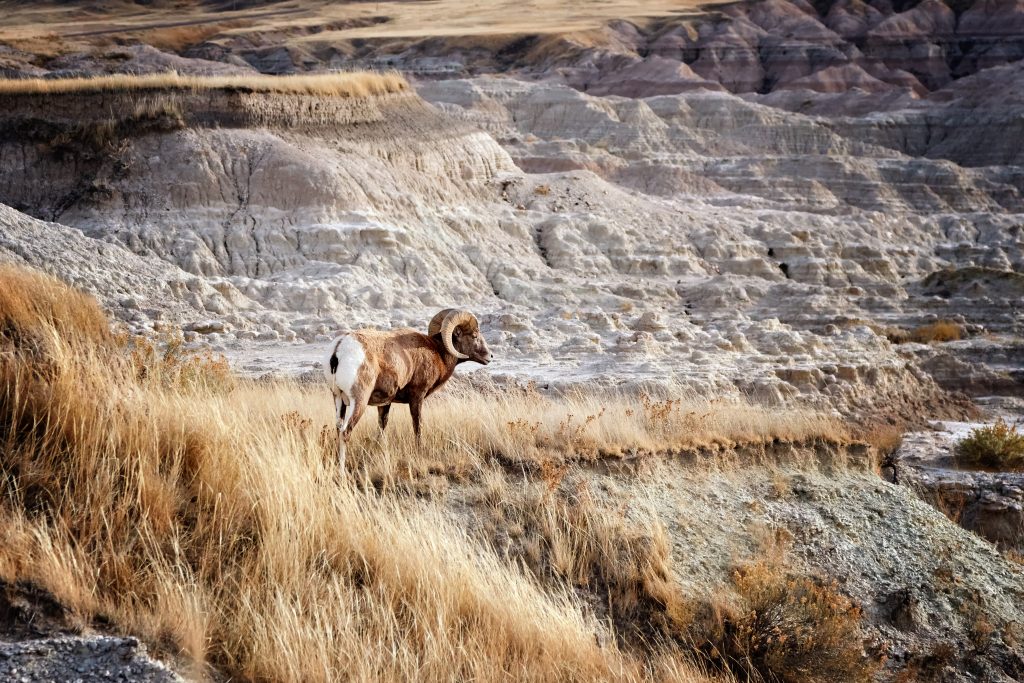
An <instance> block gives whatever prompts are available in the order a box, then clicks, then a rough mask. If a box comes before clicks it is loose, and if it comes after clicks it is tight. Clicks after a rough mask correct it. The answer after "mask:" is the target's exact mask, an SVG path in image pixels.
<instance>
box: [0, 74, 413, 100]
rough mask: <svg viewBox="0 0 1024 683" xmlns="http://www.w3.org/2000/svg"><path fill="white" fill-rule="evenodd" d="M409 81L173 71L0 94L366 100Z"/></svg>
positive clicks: (13, 83)
mask: <svg viewBox="0 0 1024 683" xmlns="http://www.w3.org/2000/svg"><path fill="white" fill-rule="evenodd" d="M409 89H410V88H409V83H408V81H406V80H405V78H404V77H403V76H402V75H401V74H398V73H396V72H376V71H352V72H340V73H327V74H303V75H295V76H268V75H264V74H253V75H248V74H243V75H230V76H189V75H182V74H178V73H176V72H173V71H171V72H167V73H158V74H146V75H137V74H110V75H106V76H94V77H91V78H54V79H45V78H24V79H0V95H61V94H70V93H100V92H112V93H119V92H145V91H157V90H159V91H167V90H171V91H174V90H180V91H189V92H202V91H208V90H229V91H236V92H259V93H282V94H297V95H320V96H324V97H370V96H373V95H388V94H392V93H400V92H407V91H409Z"/></svg>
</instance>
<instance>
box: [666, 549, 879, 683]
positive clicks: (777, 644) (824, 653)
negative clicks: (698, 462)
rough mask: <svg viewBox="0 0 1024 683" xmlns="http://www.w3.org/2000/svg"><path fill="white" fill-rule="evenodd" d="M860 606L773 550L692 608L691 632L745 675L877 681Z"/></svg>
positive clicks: (811, 682) (712, 656) (711, 656)
mask: <svg viewBox="0 0 1024 683" xmlns="http://www.w3.org/2000/svg"><path fill="white" fill-rule="evenodd" d="M861 626H862V613H861V609H860V607H858V606H857V605H855V604H854V603H853V602H852V601H851V600H850V599H849V598H847V597H846V596H844V595H843V594H842V593H841V592H840V590H839V588H838V586H837V584H836V583H835V582H834V581H827V580H824V579H818V578H816V577H811V576H806V575H795V574H794V573H793V572H792V571H791V570H790V569H788V568H787V563H785V562H782V561H781V560H780V559H779V557H777V556H776V555H775V554H774V553H768V554H766V556H765V557H763V558H761V559H759V560H756V561H754V562H751V563H748V564H745V565H743V566H741V567H739V568H738V569H736V570H735V572H734V573H733V575H732V577H731V582H730V585H729V586H727V587H726V588H724V589H723V590H722V591H720V592H719V593H718V594H716V595H714V596H712V597H711V598H710V599H708V600H706V601H704V602H703V603H698V604H697V605H696V607H695V608H694V609H693V611H692V613H691V615H690V617H689V623H688V624H687V626H686V629H685V632H686V637H687V638H688V639H689V640H690V641H691V642H692V643H693V644H694V646H695V647H697V648H698V650H700V651H701V652H703V653H704V655H705V656H706V657H707V659H708V661H709V662H710V663H711V664H714V665H716V666H719V667H722V668H724V669H726V670H727V671H731V672H733V674H734V675H735V676H736V677H737V679H739V680H751V681H766V682H780V683H805V682H806V683H819V682H820V683H828V682H830V681H846V682H850V683H854V682H856V681H870V680H872V677H873V675H874V673H875V672H876V671H877V670H878V665H879V664H878V662H876V661H873V660H871V659H870V658H868V657H867V656H866V655H865V652H864V635H863V633H862V630H861Z"/></svg>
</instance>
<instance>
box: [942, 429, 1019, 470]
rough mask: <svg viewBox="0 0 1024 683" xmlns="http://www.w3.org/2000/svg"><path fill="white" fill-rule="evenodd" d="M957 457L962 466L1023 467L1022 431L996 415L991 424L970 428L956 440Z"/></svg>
mask: <svg viewBox="0 0 1024 683" xmlns="http://www.w3.org/2000/svg"><path fill="white" fill-rule="evenodd" d="M956 458H957V462H958V463H959V464H960V466H962V467H983V468H986V469H993V470H1019V469H1024V434H1021V433H1020V432H1019V431H1018V429H1017V425H1016V424H1010V423H1008V422H1006V421H1005V420H1003V419H1002V418H999V419H998V420H996V421H995V423H994V424H991V425H986V426H984V427H977V428H975V429H972V430H971V433H970V434H968V435H967V437H966V438H964V439H962V440H961V441H960V443H958V444H957V446H956Z"/></svg>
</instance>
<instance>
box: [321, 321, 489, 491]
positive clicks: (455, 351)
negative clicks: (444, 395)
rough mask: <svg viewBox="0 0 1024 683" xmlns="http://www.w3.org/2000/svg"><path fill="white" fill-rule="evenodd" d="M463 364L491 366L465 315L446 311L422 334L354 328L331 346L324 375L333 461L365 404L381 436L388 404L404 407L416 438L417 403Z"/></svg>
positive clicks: (477, 330)
mask: <svg viewBox="0 0 1024 683" xmlns="http://www.w3.org/2000/svg"><path fill="white" fill-rule="evenodd" d="M465 360H472V361H475V362H477V363H480V364H482V365H487V364H488V363H490V362H491V352H490V350H488V348H487V343H486V342H485V341H484V338H483V335H481V334H480V323H479V322H477V319H476V317H475V316H474V315H473V314H472V313H470V312H468V311H460V310H457V309H454V308H448V309H445V310H443V311H441V312H440V313H438V314H437V315H435V316H434V318H433V320H431V321H430V325H429V326H428V327H427V333H426V334H423V333H422V332H417V331H416V330H413V329H409V328H405V329H400V330H391V331H389V332H385V331H380V330H356V331H354V332H347V333H345V334H342V335H340V336H338V337H337V338H335V340H334V341H333V342H331V350H330V352H329V353H328V354H327V359H326V362H325V363H324V374H325V375H326V377H327V381H328V382H329V383H330V385H331V393H333V394H334V408H335V412H336V416H337V420H338V421H337V425H338V461H339V463H340V465H341V469H342V471H344V469H345V451H346V449H347V446H348V441H349V438H350V437H351V436H352V430H353V429H355V427H356V424H358V423H359V419H360V418H361V417H362V416H363V411H364V410H366V406H367V405H371V406H377V418H378V419H379V420H380V429H381V431H382V432H383V431H384V429H386V428H387V426H388V412H389V411H390V410H391V404H392V403H408V404H409V413H410V414H411V415H412V429H413V432H414V433H415V434H416V440H417V442H418V441H419V438H420V409H421V407H422V405H423V400H424V399H426V398H427V396H430V394H432V393H433V392H434V391H436V390H437V389H438V388H440V387H441V385H443V384H444V383H445V382H447V381H448V378H450V377H451V376H452V373H453V372H454V371H455V366H456V365H458V364H459V363H461V362H462V361H465Z"/></svg>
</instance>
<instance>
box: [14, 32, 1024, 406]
mask: <svg viewBox="0 0 1024 683" xmlns="http://www.w3.org/2000/svg"><path fill="white" fill-rule="evenodd" d="M792 19H793V21H802V20H801V19H800V17H799V16H796V15H794V16H793V17H792ZM419 91H420V93H421V94H422V96H423V97H424V98H425V99H426V100H428V101H430V102H432V103H434V104H433V105H431V104H427V102H425V101H424V100H423V99H420V98H419V97H416V96H413V95H405V96H390V97H382V98H371V99H368V100H365V101H361V100H341V101H326V102H316V101H312V100H310V99H309V98H306V99H303V98H300V97H282V96H254V95H245V94H237V93H236V94H226V93H225V94H218V95H215V96H212V97H207V98H191V99H190V98H189V97H187V96H182V95H176V96H174V99H173V101H172V104H173V107H174V109H175V111H176V112H177V113H176V115H175V117H173V118H167V119H163V118H161V114H160V113H159V112H161V111H163V110H162V109H160V108H159V106H158V105H159V104H160V102H158V101H156V100H153V101H144V102H142V103H136V109H135V111H139V108H140V107H141V108H142V109H146V108H147V107H148V108H149V109H148V110H150V111H153V112H157V113H156V114H153V115H151V116H150V117H148V118H146V119H145V120H144V121H143V120H137V119H130V118H129V119H126V120H125V121H124V122H122V124H121V125H122V126H123V127H124V129H125V130H126V131H127V132H128V134H127V135H126V136H125V138H124V140H123V142H122V143H121V145H120V146H119V147H117V148H116V149H109V148H106V147H102V148H99V149H97V148H90V147H89V142H88V140H89V139H90V138H89V137H88V136H84V135H79V136H78V137H75V138H73V139H72V142H71V143H68V144H67V145H66V146H65V147H64V148H60V149H55V148H53V147H52V146H48V145H47V144H35V145H25V144H22V143H17V144H13V143H0V201H3V202H6V203H7V204H9V205H11V206H13V207H15V208H18V209H21V210H23V211H25V212H28V213H30V214H33V215H35V216H40V217H44V218H48V219H51V220H56V221H59V222H60V223H63V224H65V225H70V226H74V227H75V228H78V229H80V230H81V231H82V232H83V233H84V235H83V234H82V233H78V232H74V231H71V230H68V229H66V228H61V227H57V226H49V227H48V226H47V225H44V224H40V223H38V222H36V221H33V220H31V219H28V218H27V217H26V216H24V215H20V214H17V213H16V212H14V211H11V210H8V211H7V213H6V214H3V215H4V216H6V217H7V221H6V224H7V225H12V226H15V227H9V228H7V230H8V231H9V233H10V234H8V235H7V236H6V237H5V239H6V244H7V245H8V246H6V250H7V251H9V252H11V253H14V254H19V258H21V259H22V260H25V261H28V262H30V263H35V264H39V265H44V266H46V267H49V269H50V270H54V271H58V272H63V273H66V274H67V275H66V277H69V278H72V279H75V278H77V279H83V276H82V275H81V273H82V272H85V273H86V274H87V275H88V277H84V279H89V278H92V279H91V280H90V282H91V283H92V284H91V286H92V287H93V288H94V289H96V290H97V291H98V292H100V294H101V297H102V298H103V299H104V301H105V302H106V303H108V305H112V306H114V307H118V306H121V307H122V308H125V307H124V306H123V305H122V304H121V299H123V298H125V297H124V296H120V297H118V296H108V295H107V294H105V292H106V291H107V290H111V289H117V288H118V287H120V288H121V289H126V288H130V287H128V286H127V285H125V284H122V283H118V282H113V281H110V279H109V278H107V279H104V278H105V277H106V276H103V275H102V273H99V272H93V273H92V274H91V275H89V272H90V271H87V270H86V271H82V269H81V268H80V267H78V266H77V265H76V264H75V263H74V261H75V259H65V261H60V260H56V261H54V260H53V258H52V256H54V255H56V254H58V253H59V245H57V244H55V243H53V242H52V241H48V240H43V241H38V240H35V239H34V238H33V235H36V234H38V233H39V231H45V230H50V231H53V232H54V234H58V233H60V231H62V230H63V231H64V232H66V233H69V234H71V233H73V234H74V240H76V244H77V243H78V242H82V241H83V240H85V242H82V243H83V244H91V243H93V242H92V241H99V242H102V243H104V244H108V243H109V241H111V240H113V241H114V242H117V243H120V244H121V245H123V246H124V247H126V248H127V249H128V250H130V251H131V252H134V254H139V255H142V256H144V257H146V258H145V259H135V260H134V261H130V263H129V266H128V268H126V269H123V270H125V273H122V274H119V275H118V276H117V277H120V278H126V277H129V275H128V273H132V272H135V271H136V270H137V269H143V264H151V263H157V262H158V263H160V265H161V266H162V267H163V268H164V269H165V270H166V272H167V273H168V274H166V275H162V276H160V277H152V276H138V277H137V278H136V279H137V280H138V282H139V284H138V289H139V291H140V292H141V294H140V295H139V297H136V298H140V297H141V298H145V299H147V301H148V300H150V299H152V298H154V297H161V296H162V297H163V298H164V300H166V301H167V302H168V303H167V305H166V306H165V307H164V308H165V309H166V310H167V311H170V312H171V313H167V315H171V314H172V313H173V316H172V317H174V318H175V320H176V321H177V322H180V323H181V324H184V325H185V326H186V329H187V330H188V332H189V335H190V338H195V339H203V340H206V341H207V342H209V343H212V344H213V345H214V346H215V348H226V349H228V350H229V352H230V353H232V354H233V357H235V358H236V359H237V360H238V363H239V364H240V366H241V367H244V368H245V369H247V370H248V371H252V372H260V371H263V370H266V369H269V368H271V367H275V366H278V367H285V368H287V369H290V370H294V371H302V370H303V369H308V367H309V364H311V363H312V362H313V361H314V359H317V358H318V356H319V352H318V351H317V350H316V349H318V348H319V347H315V348H314V349H310V350H309V351H308V352H307V351H306V350H305V349H303V348H302V347H301V346H300V347H295V348H294V352H293V353H291V357H290V358H288V357H285V358H282V354H281V353H280V352H274V351H270V350H269V349H268V347H266V346H261V345H259V344H260V343H261V342H273V343H275V344H279V343H280V342H281V341H282V340H285V341H287V340H300V341H304V342H307V343H314V344H315V343H316V342H321V343H322V342H324V341H325V340H327V339H329V338H330V337H331V336H333V334H334V333H336V332H337V331H338V330H340V329H347V328H353V327H359V326H363V325H380V326H392V325H407V324H408V325H413V326H415V327H424V326H425V324H426V321H427V320H429V318H430V316H431V315H432V314H433V313H434V312H436V310H437V309H439V308H441V307H445V306H449V305H458V306H465V307H468V308H471V309H473V310H474V311H476V312H477V313H478V314H480V315H481V318H482V322H483V325H484V328H485V330H487V332H488V335H489V341H490V342H491V344H492V347H493V348H494V349H495V352H496V355H497V356H498V360H497V361H496V362H495V363H494V364H493V365H492V366H491V368H492V372H493V373H495V374H497V375H500V376H507V377H513V376H515V377H521V376H524V375H525V376H530V377H534V378H537V379H540V380H542V381H547V382H550V381H554V382H556V383H573V382H578V381H596V382H599V383H604V384H607V385H609V386H614V385H620V384H624V383H625V384H630V383H631V384H642V383H652V384H661V385H664V384H673V385H679V386H683V387H685V388H686V389H687V390H691V391H694V392H697V393H701V394H705V395H722V394H741V393H743V394H751V395H754V396H756V397H758V398H759V399H761V400H764V401H768V402H773V403H779V404H782V403H789V402H793V401H801V402H808V403H811V404H814V405H817V406H820V407H825V408H835V409H838V410H841V411H843V412H846V413H856V414H862V413H863V414H867V413H870V412H871V411H873V410H875V407H876V406H878V405H880V404H881V402H883V401H884V402H887V403H888V404H890V406H889V409H894V410H897V411H900V410H902V411H905V412H907V413H912V412H915V411H917V410H925V409H926V408H925V406H924V404H925V403H928V402H934V401H940V400H941V399H939V398H938V397H939V390H938V388H937V387H936V385H935V384H934V383H933V382H932V380H931V379H930V378H929V377H928V376H927V375H926V374H925V373H923V372H921V371H919V370H918V369H917V368H916V365H915V363H914V362H913V361H912V360H911V359H908V358H907V357H904V356H903V355H901V354H900V353H897V349H896V348H895V347H893V346H891V345H890V344H889V342H888V341H886V340H885V339H884V338H883V337H880V336H878V335H876V334H875V333H874V332H872V331H871V329H870V328H869V327H867V326H865V325H864V322H865V321H876V322H880V323H900V324H909V323H912V322H919V321H921V320H922V319H927V317H928V316H931V317H952V316H957V315H961V316H966V317H968V318H970V322H974V323H977V324H980V325H984V326H987V327H990V328H993V329H999V330H1003V331H1006V332H1014V331H1016V332H1019V331H1020V329H1021V325H1022V321H1021V318H1020V315H1019V313H1018V314H1014V313H1012V311H1020V310H1022V307H1021V306H1020V304H1021V303H1022V301H1021V297H1022V296H1024V291H1022V290H1021V288H1019V287H1015V286H1012V285H1011V286H1003V285H1000V286H994V285H990V284H984V283H983V282H981V281H980V280H979V281H978V282H975V283H974V284H976V285H977V287H980V288H981V290H980V292H981V293H980V294H979V292H976V291H973V290H972V295H977V296H975V297H974V300H970V299H967V298H965V297H964V296H961V295H950V296H947V297H945V298H943V297H942V295H941V292H942V291H945V290H943V289H942V287H945V286H946V285H944V284H941V283H940V284H936V283H932V285H933V286H931V289H929V287H928V286H926V285H925V281H926V279H927V278H928V277H933V278H934V277H937V276H935V275H934V274H935V273H937V272H939V271H942V270H943V269H951V268H960V269H961V270H960V271H955V272H961V273H963V272H968V271H964V270H963V269H965V268H967V269H970V268H982V269H990V270H994V269H1014V268H1020V267H1021V265H1022V260H1024V257H1022V254H1021V241H1020V239H1019V237H1018V236H1017V232H1015V231H1019V228H1018V227H1015V226H1019V224H1021V222H1022V217H1021V215H1020V214H1019V213H1016V212H1018V211H1021V198H1020V193H1019V191H1018V189H1017V185H1016V184H1017V182H1018V180H1017V179H1018V178H1020V177H1021V176H1020V175H1014V174H1015V173H1016V171H1014V170H1013V169H1014V168H1015V167H1007V166H1004V167H985V168H978V169H969V168H964V167H962V166H959V165H957V164H955V163H953V162H950V161H944V160H937V159H929V158H925V157H923V156H920V155H918V156H914V155H912V154H910V153H909V151H910V150H911V148H912V147H914V145H915V144H916V143H914V142H913V140H914V136H915V135H918V134H919V132H920V131H919V129H918V127H917V123H916V122H915V121H916V120H915V119H913V118H912V113H908V114H906V116H905V117H904V118H899V117H896V116H894V117H891V118H886V117H879V116H877V115H872V116H865V117H860V118H848V119H844V120H842V121H836V120H834V119H829V118H822V117H817V116H807V115H803V114H796V113H789V112H787V111H784V110H781V109H777V108H771V107H768V106H765V105H762V104H758V103H756V102H754V101H750V100H747V99H743V98H740V97H738V96H735V95H731V94H728V93H724V92H684V93H678V94H671V95H659V96H655V97H648V98H643V99H626V98H621V97H613V96H612V97H596V96H593V95H589V94H584V93H581V92H579V91H577V90H574V89H572V88H569V87H568V86H565V85H558V84H551V83H527V82H520V81H514V80H511V79H502V78H477V79H472V80H455V81H440V82H431V83H422V84H420V86H419ZM104 97H105V98H108V99H109V98H110V97H111V96H104ZM154 97H158V96H154ZM65 104H66V105H67V106H66V108H62V107H61V105H60V104H58V105H53V104H52V103H51V104H49V105H48V108H47V110H46V114H45V116H47V117H49V119H50V120H51V122H52V125H53V126H55V127H56V128H58V129H59V128H60V127H61V126H64V127H68V126H71V127H74V130H80V129H82V128H83V127H84V128H88V126H89V125H92V124H91V122H90V121H89V120H84V121H83V120H82V117H81V113H80V112H81V111H83V107H82V104H81V103H78V104H73V103H65ZM89 104H90V106H88V107H86V108H84V110H85V111H93V110H96V111H109V110H110V106H109V105H110V104H111V102H109V101H106V100H105V101H102V102H92V103H89ZM101 105H102V106H101ZM943 106H944V105H943ZM39 107H40V105H39V103H38V102H33V101H31V99H26V100H22V101H19V102H16V103H15V106H13V107H12V108H11V109H10V110H9V111H8V112H6V113H5V114H3V115H0V119H2V121H0V123H4V125H21V123H20V122H23V121H24V120H26V119H27V118H29V117H37V116H39V115H40V108H39ZM900 136H902V137H903V138H904V140H905V141H906V142H904V143H903V144H902V145H896V144H894V143H893V140H895V139H896V138H898V137H900ZM922 149H923V150H925V151H926V150H927V145H924V146H923V147H922ZM15 161H17V163H15ZM15 169H17V170H15ZM83 186H84V187H85V188H86V189H85V190H83ZM97 243H98V242H97ZM109 246H110V248H112V249H113V248H118V249H120V247H114V246H113V245H109ZM82 248H83V249H85V248H87V247H85V246H83V247H82ZM121 251H122V252H123V250H121ZM125 253H127V252H125ZM154 259H156V261H154ZM136 261H137V263H136ZM145 267H146V268H148V267H150V266H145ZM99 270H102V268H99ZM951 272H954V271H951ZM970 272H974V271H970ZM986 272H987V271H986ZM170 273H173V275H171V274H170ZM131 277H135V276H131ZM957 277H958V278H959V279H957V278H953V279H954V280H956V281H957V283H960V281H961V280H964V279H965V278H966V280H969V281H971V282H974V280H978V278H974V279H973V280H972V277H971V276H968V275H960V276H957ZM940 279H941V278H940ZM947 279H949V278H947ZM150 280H157V281H159V283H160V289H159V290H157V289H153V287H150V284H149V281H150ZM165 282H166V283H167V284H164V283H165ZM171 282H183V283H185V284H183V285H171V284H169V283H171ZM943 282H945V281H943ZM961 284H962V286H961ZM961 284H957V287H960V289H962V288H963V287H966V286H968V284H969V283H966V282H965V283H961ZM147 288H149V289H153V292H152V294H147V293H146V292H148V291H149V289H147ZM937 288H938V289H937ZM168 291H169V292H170V294H168V293H167V292H168ZM957 291H960V290H959V289H958V290H957ZM129 298H130V297H129ZM174 306H181V307H182V308H181V310H176V309H174V308H173V307H174ZM139 308H140V306H136V307H135V309H132V310H137V309H139ZM141 308H146V309H153V308H159V306H150V305H149V304H147V305H146V306H142V307H141ZM922 311H926V313H924V315H922ZM132 315H135V314H134V313H133V314H132ZM125 317H128V318H129V319H131V316H125ZM139 317H140V321H139V324H140V325H142V324H143V321H142V320H141V319H142V318H144V317H145V316H144V315H141V314H140V315H139ZM253 344H255V345H256V346H253V347H252V348H251V349H249V350H246V349H247V348H249V346H250V345H253ZM243 347H244V348H243ZM286 355H287V354H286ZM268 359H269V360H268ZM893 406H895V408H893ZM940 409H941V407H940Z"/></svg>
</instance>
